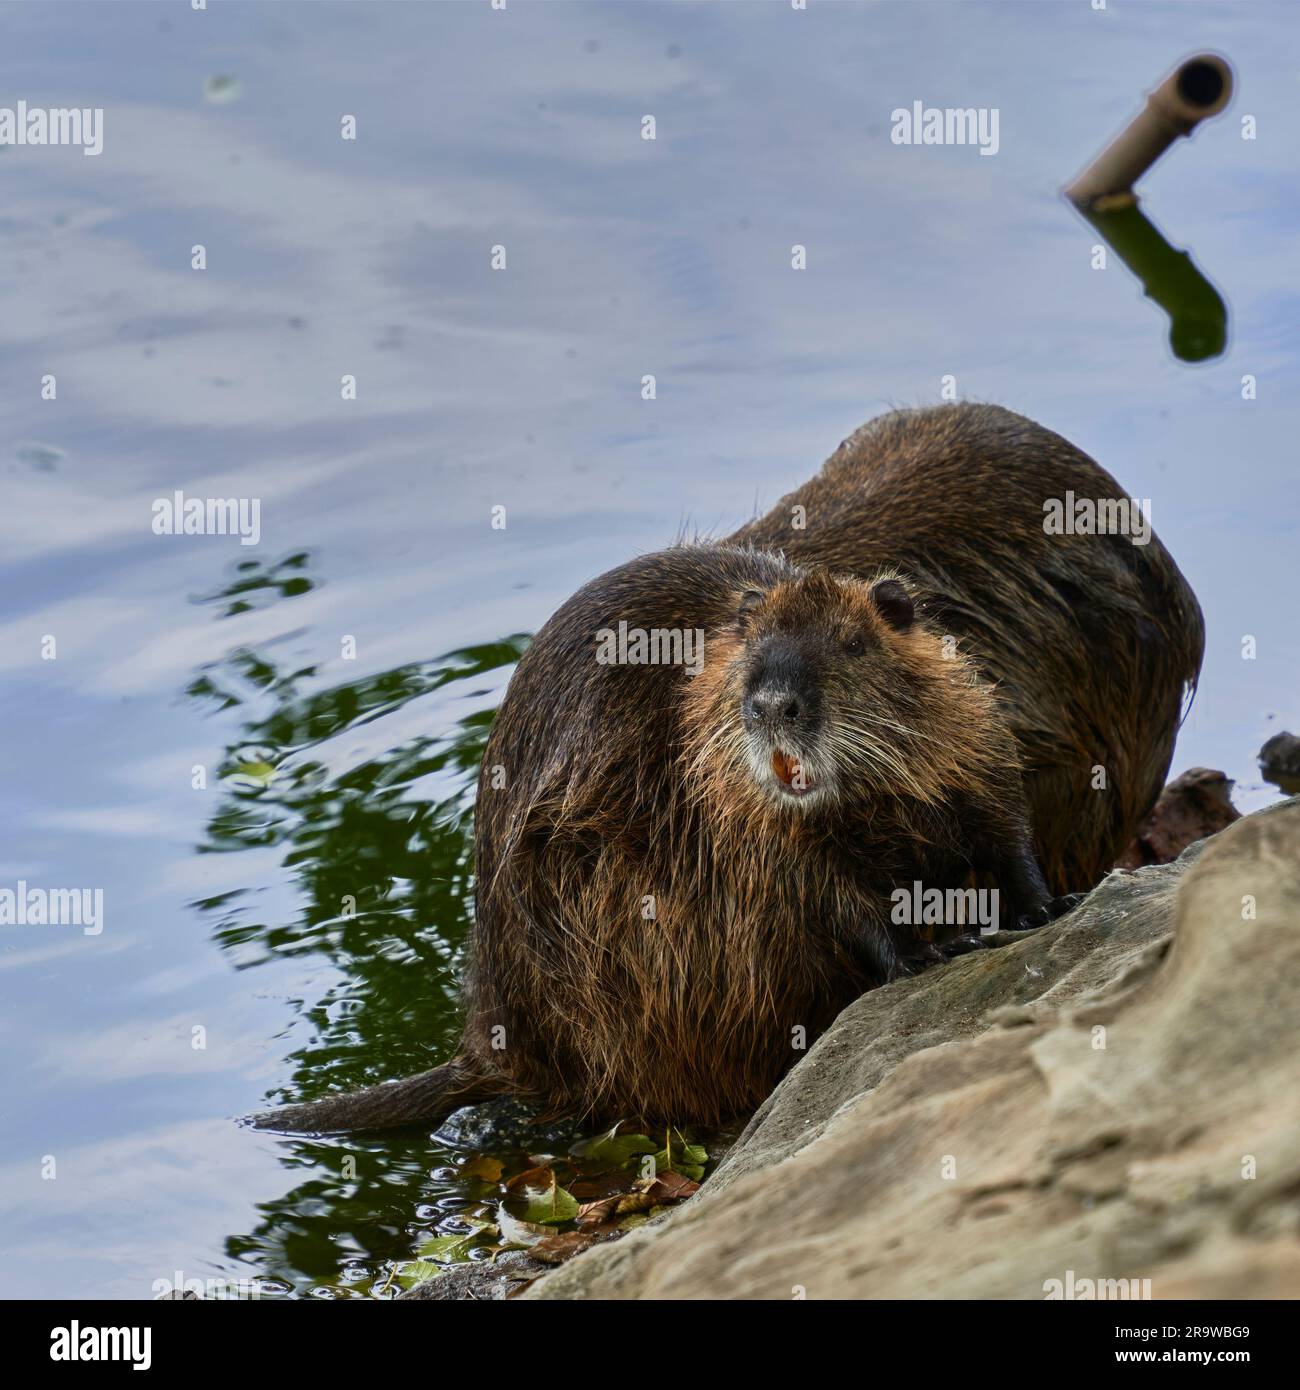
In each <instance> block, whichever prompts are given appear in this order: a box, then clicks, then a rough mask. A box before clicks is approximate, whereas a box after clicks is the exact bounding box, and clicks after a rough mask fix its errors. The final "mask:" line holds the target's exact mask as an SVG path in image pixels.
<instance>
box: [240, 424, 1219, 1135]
mask: <svg viewBox="0 0 1300 1390" xmlns="http://www.w3.org/2000/svg"><path fill="white" fill-rule="evenodd" d="M1067 489H1069V490H1073V491H1074V492H1076V493H1077V494H1078V495H1080V496H1085V497H1119V496H1121V494H1120V493H1119V491H1118V488H1117V487H1116V484H1115V483H1114V481H1113V480H1112V479H1111V478H1110V477H1109V475H1107V474H1106V473H1104V472H1103V471H1102V470H1101V469H1100V468H1099V467H1098V466H1097V465H1096V464H1095V463H1093V462H1092V461H1091V460H1090V459H1089V458H1087V457H1086V455H1084V454H1082V453H1080V452H1079V451H1078V450H1076V449H1074V448H1073V447H1072V446H1071V445H1069V444H1068V443H1066V441H1064V440H1063V439H1061V438H1059V437H1058V436H1057V435H1055V434H1052V433H1051V432H1050V431H1048V430H1045V429H1043V428H1042V427H1041V426H1038V425H1036V424H1034V423H1033V422H1031V421H1029V420H1026V419H1023V418H1022V417H1019V416H1016V415H1013V414H1011V413H1010V412H1008V411H1005V410H1001V409H998V408H995V407H987V406H952V407H939V408H937V409H931V410H921V411H908V412H897V413H894V414H891V415H888V416H886V417H883V418H882V419H879V420H876V421H874V422H872V423H871V424H870V425H868V426H866V427H865V428H864V429H863V430H861V431H859V432H858V433H857V434H855V435H854V436H852V437H851V438H850V439H849V440H848V441H846V442H845V443H844V444H843V445H841V446H840V448H839V450H838V451H837V452H836V453H835V454H834V455H833V456H832V457H831V459H830V460H828V462H827V463H826V465H825V466H824V467H823V469H822V471H821V472H820V473H819V474H818V476H817V477H816V478H814V479H813V480H812V481H811V482H809V483H807V484H805V486H804V487H803V488H801V489H800V490H799V491H798V492H795V493H792V494H790V496H788V497H786V498H784V499H783V500H782V502H780V503H779V504H778V505H777V507H776V508H775V509H774V510H773V511H772V512H771V513H769V514H768V515H767V516H766V517H763V518H761V519H759V520H756V521H754V522H751V523H749V524H748V525H746V526H744V527H742V528H741V529H740V530H739V531H737V532H736V533H734V534H733V535H732V536H729V537H727V538H726V539H725V540H723V541H717V542H706V543H697V544H692V545H682V546H678V547H674V548H672V549H669V550H665V551H660V552H657V553H655V554H652V555H648V556H643V557H641V558H639V559H636V560H632V561H630V562H629V563H627V564H624V565H621V566H619V567H618V568H616V569H614V570H611V571H610V572H609V573H607V574H604V575H602V576H600V577H599V578H598V579H596V580H593V581H592V582H591V583H589V584H587V585H586V586H585V587H584V588H582V589H581V590H579V591H578V593H577V594H575V595H574V596H573V597H572V598H571V599H569V601H568V602H567V603H565V604H564V605H563V606H562V607H561V608H560V609H559V610H558V611H557V612H556V613H555V615H554V616H553V617H552V618H551V619H550V620H549V621H548V622H547V623H546V624H545V625H544V626H543V628H542V629H541V631H540V632H539V633H538V635H537V637H536V639H535V641H534V642H533V644H532V646H531V647H530V649H529V650H528V652H527V653H526V654H525V656H524V657H523V659H522V660H521V661H520V663H519V666H518V668H517V670H516V672H515V674H514V676H513V678H512V680H511V682H510V686H509V689H508V690H507V693H506V697H505V699H504V701H503V703H502V705H501V708H500V710H499V712H498V714H497V717H496V720H495V722H494V724H493V728H492V732H491V736H490V738H489V740H488V745H487V749H486V752H485V754H484V759H483V766H482V770H481V773H480V777H479V789H478V803H477V812H476V829H475V835H476V850H477V903H476V913H475V926H474V931H473V934H472V938H471V943H470V949H469V969H468V972H467V989H466V994H467V1000H468V1009H467V1024H466V1029H465V1035H464V1038H463V1040H462V1043H461V1046H460V1049H459V1051H458V1054H457V1056H456V1057H455V1058H454V1059H453V1060H452V1061H451V1062H449V1063H446V1064H445V1065H443V1066H441V1067H436V1068H434V1069H433V1070H432V1071H429V1072H425V1073H423V1074H421V1075H420V1076H417V1077H413V1078H410V1079H408V1080H406V1081H403V1082H398V1083H393V1084H388V1085H382V1086H374V1087H370V1088H369V1089H368V1090H366V1091H362V1092H359V1093H357V1094H355V1095H350V1096H341V1097H332V1098H328V1099H326V1100H323V1101H317V1102H314V1103H311V1104H307V1105H298V1106H291V1107H287V1108H285V1109H282V1110H277V1111H271V1112H268V1113H266V1114H264V1115H261V1116H258V1117H257V1120H256V1123H258V1124H259V1125H263V1126H265V1127H268V1128H275V1129H282V1130H315V1131H323V1130H330V1129H346V1130H355V1129H364V1128H379V1127H383V1126H387V1125H396V1124H405V1123H414V1122H419V1121H423V1122H425V1123H434V1122H436V1121H438V1120H440V1119H442V1118H443V1117H444V1116H445V1115H446V1114H448V1113H449V1112H450V1111H451V1110H453V1109H455V1108H457V1107H458V1106H460V1105H463V1104H468V1103H471V1102H473V1101H477V1100H482V1099H486V1098H488V1097H489V1096H492V1095H497V1094H502V1093H517V1094H520V1095H523V1096H525V1097H530V1098H533V1099H535V1100H537V1101H539V1102H540V1103H541V1104H542V1106H543V1107H544V1108H545V1109H546V1110H548V1111H549V1112H552V1113H561V1112H570V1113H573V1112H577V1113H581V1114H586V1115H590V1116H593V1117H601V1118H622V1117H639V1118H644V1119H657V1120H666V1121H670V1122H674V1123H687V1122H699V1123H705V1124H708V1123H712V1122H715V1121H718V1120H721V1119H723V1118H726V1117H729V1116H733V1115H739V1114H742V1113H744V1112H745V1111H746V1110H748V1109H751V1108H753V1107H754V1106H756V1105H757V1104H758V1103H759V1102H761V1101H762V1100H763V1099H764V1097H765V1096H766V1095H767V1094H768V1093H769V1092H770V1090H771V1088H772V1086H773V1085H774V1084H775V1082H776V1081H777V1080H778V1079H779V1077H780V1076H781V1074H782V1073H783V1072H784V1071H785V1070H786V1068H787V1067H788V1066H789V1065H790V1064H791V1063H792V1062H793V1061H794V1060H796V1059H797V1057H798V1055H799V1052H798V1050H797V1049H798V1047H799V1046H800V1043H801V1042H802V1040H803V1037H804V1036H806V1039H807V1040H808V1041H811V1040H812V1038H813V1037H815V1036H816V1034H817V1033H818V1032H820V1031H821V1030H822V1029H823V1028H824V1027H825V1026H826V1025H827V1024H828V1023H829V1022H830V1021H831V1020H832V1019H833V1018H834V1017H835V1015H836V1014H837V1013H838V1012H839V1011H840V1010H841V1009H842V1008H843V1007H844V1006H845V1005H847V1004H848V1003H849V1002H851V1001H852V1000H853V999H854V998H855V997H856V996H857V995H858V994H859V993H861V992H862V991H863V990H865V989H869V988H871V987H873V986H875V985H879V984H881V983H884V982H886V981H888V980H890V979H893V978H896V977H897V976H898V975H900V974H904V973H907V972H909V971H911V970H913V969H916V968H918V967H919V966H920V965H923V964H925V963H926V962H928V961H930V960H933V959H942V958H944V957H945V956H946V955H947V954H949V953H952V952H955V951H957V950H962V949H966V948H968V947H969V946H972V945H975V944H978V942H977V939H976V938H972V937H961V938H959V939H958V941H957V942H956V943H954V944H953V945H952V946H951V947H937V946H935V945H933V944H928V943H926V942H924V941H923V940H921V939H920V937H919V935H918V934H917V933H916V932H915V931H913V930H910V929H902V930H900V927H899V926H898V925H896V922H895V920H894V913H893V911H892V906H893V904H894V903H896V896H895V894H894V890H895V889H897V888H898V887H899V885H911V884H914V883H922V884H925V885H926V886H927V887H931V886H934V887H939V888H940V889H944V890H951V889H957V888H960V887H961V886H962V885H963V884H966V883H967V882H969V881H970V876H971V874H972V872H974V873H977V874H982V875H984V876H986V877H985V880H984V881H987V882H991V883H993V884H994V885H996V887H997V888H998V890H999V891H1000V893H1001V894H1002V896H1003V898H1004V900H1005V903H1006V905H1007V908H1008V911H1007V913H1006V919H1007V920H1009V921H1010V922H1011V923H1012V924H1013V925H1020V926H1026V925H1036V924H1038V923H1040V922H1042V921H1045V920H1048V919H1050V917H1051V916H1053V915H1055V914H1056V913H1057V912H1059V911H1060V910H1061V908H1062V906H1063V905H1064V904H1066V903H1068V902H1069V901H1071V900H1070V899H1069V898H1067V897H1065V896H1064V895H1066V894H1068V893H1069V891H1070V890H1071V889H1077V888H1087V887H1089V886H1091V884H1092V883H1093V882H1095V881H1096V879H1097V878H1098V877H1100V875H1101V874H1102V873H1103V872H1104V871H1105V869H1106V868H1107V867H1108V866H1109V864H1110V863H1111V862H1113V860H1114V857H1115V855H1116V854H1117V853H1118V852H1119V850H1120V849H1121V848H1122V847H1123V846H1124V845H1125V844H1126V843H1127V841H1128V839H1129V838H1130V837H1131V835H1132V832H1133V830H1134V828H1135V827H1136V825H1137V823H1138V821H1139V820H1140V819H1141V817H1142V816H1143V815H1144V814H1145V813H1146V811H1147V810H1148V809H1149V808H1150V806H1151V804H1152V803H1153V802H1154V800H1155V797H1156V795H1157V793H1158V792H1159V790H1160V788H1161V786H1162V785H1163V781H1164V774H1165V771H1166V769H1167V766H1168V762H1169V758H1170V755H1171V753H1172V746H1173V737H1174V733H1175V731H1176V728H1177V725H1178V722H1179V714H1180V709H1181V704H1182V700H1183V697H1184V693H1185V691H1186V689H1187V688H1189V687H1191V686H1192V685H1194V682H1195V678H1196V675H1197V672H1198V669H1199V664H1200V654H1201V646H1202V629H1201V619H1200V612H1199V609H1198V607H1197V605H1196V601H1195V599H1194V597H1193V596H1192V594H1191V592H1190V590H1189V589H1188V588H1187V585H1186V583H1185V582H1184V581H1183V579H1182V576H1181V575H1180V574H1179V572H1178V570H1177V568H1176V567H1175V566H1174V564H1173V562H1172V560H1170V559H1169V557H1168V555H1167V554H1166V553H1165V551H1164V550H1163V548H1161V547H1160V544H1159V542H1158V541H1156V540H1154V538H1152V539H1151V540H1150V544H1149V545H1148V546H1146V547H1137V546H1133V545H1131V544H1130V542H1129V540H1128V539H1127V538H1125V537H1116V536H1077V535H1068V536H1047V535H1045V533H1044V527H1043V515H1044V509H1043V503H1044V500H1045V499H1047V498H1051V497H1054V496H1058V495H1063V494H1064V492H1065V491H1066V490H1067ZM797 509H802V510H797ZM796 517H797V519H798V521H800V522H805V523H806V524H805V526H804V528H803V529H797V527H796V528H792V526H791V521H792V519H793V518H796ZM1139 550H1141V551H1143V553H1138V552H1139ZM1146 552H1149V553H1146ZM620 624H625V627H619V625H620ZM616 627H618V628H619V636H620V640H622V639H623V638H624V637H625V636H626V635H627V634H629V633H630V634H631V635H632V636H633V638H634V639H636V638H637V636H638V634H639V635H640V636H642V637H644V636H646V635H647V634H648V635H649V637H651V638H658V639H659V640H660V641H661V642H663V641H664V640H665V638H666V636H667V635H671V634H676V635H678V637H679V638H684V637H689V635H690V634H693V633H695V632H697V631H698V632H701V633H702V634H703V644H704V659H703V662H702V665H701V667H700V668H699V669H698V670H697V669H693V668H692V667H691V666H690V665H688V664H687V658H688V655H689V653H688V648H689V647H690V646H691V643H690V642H689V641H688V640H682V641H681V642H680V646H679V649H678V650H677V651H676V652H674V651H672V650H669V651H667V652H665V651H664V650H663V649H662V647H661V648H660V649H658V650H652V651H651V652H650V653H649V657H650V659H649V660H642V661H636V660H633V661H622V662H620V661H617V660H615V661H612V662H611V661H606V660H603V659H601V655H600V653H601V651H602V647H601V644H602V643H603V642H606V641H607V640H608V636H609V634H610V632H611V631H612V630H613V629H615V628H616ZM954 638H956V639H959V640H957V641H954ZM638 655H641V656H645V655H646V653H645V652H640V653H638ZM664 655H668V656H669V657H672V656H674V655H675V656H678V657H680V658H682V659H680V660H677V661H676V662H672V661H671V660H670V661H669V663H668V664H657V660H656V658H657V657H659V656H664ZM1096 765H1101V766H1103V767H1105V768H1106V770H1107V774H1108V779H1109V787H1110V790H1109V791H1107V792H1102V791H1097V790H1092V786H1093V768H1094V766H1096ZM1031 835H1032V843H1031ZM1034 844H1036V846H1037V852H1036V853H1035V849H1034V847H1033V845H1034ZM1039 858H1041V861H1042V864H1043V865H1044V867H1045V869H1046V882H1045V881H1044V874H1043V873H1041V872H1040V869H1039ZM1052 893H1056V894H1058V895H1062V896H1059V897H1058V898H1057V899H1055V900H1053V898H1052Z"/></svg>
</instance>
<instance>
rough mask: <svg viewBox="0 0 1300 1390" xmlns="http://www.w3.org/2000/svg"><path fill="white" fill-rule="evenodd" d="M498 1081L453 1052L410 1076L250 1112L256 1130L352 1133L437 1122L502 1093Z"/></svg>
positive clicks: (291, 1132) (294, 1132)
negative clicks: (312, 1099)
mask: <svg viewBox="0 0 1300 1390" xmlns="http://www.w3.org/2000/svg"><path fill="white" fill-rule="evenodd" d="M500 1094H501V1086H500V1084H499V1083H497V1082H493V1081H491V1080H489V1079H488V1078H487V1077H485V1076H483V1074H482V1073H481V1072H479V1071H476V1070H474V1069H473V1068H472V1067H470V1066H467V1065H466V1064H465V1063H464V1062H462V1061H461V1060H460V1059H459V1058H455V1057H453V1058H452V1060H451V1061H450V1062H444V1063H443V1064H442V1066H440V1067H434V1068H432V1069H431V1070H430V1071H422V1072H420V1074H419V1075H418V1076H408V1077H407V1078H406V1080H405V1081H386V1082H383V1083H381V1084H380V1085H378V1086H367V1087H366V1089H365V1090H364V1091H352V1092H350V1093H349V1094H348V1095H344V1096H327V1097H326V1098H325V1099H324V1100H314V1101H309V1102H308V1103H307V1104H306V1105H285V1106H282V1107H281V1108H280V1109H279V1110H263V1111H262V1112H261V1113H260V1114H257V1115H253V1116H251V1117H250V1123H251V1124H252V1125H253V1127H254V1128H255V1129H277V1130H283V1131H285V1132H286V1133H290V1134H327V1133H330V1132H331V1131H340V1130H341V1131H344V1132H347V1133H352V1132H355V1131H357V1130H366V1129H396V1128H398V1127H399V1126H401V1125H414V1124H424V1125H430V1124H437V1123H438V1122H439V1121H441V1120H445V1119H446V1118H447V1116H448V1115H450V1114H451V1112H452V1111H453V1110H459V1109H460V1107H461V1106H462V1105H473V1104H474V1103H475V1102H476V1101H480V1100H487V1099H488V1098H489V1097H491V1096H495V1095H500Z"/></svg>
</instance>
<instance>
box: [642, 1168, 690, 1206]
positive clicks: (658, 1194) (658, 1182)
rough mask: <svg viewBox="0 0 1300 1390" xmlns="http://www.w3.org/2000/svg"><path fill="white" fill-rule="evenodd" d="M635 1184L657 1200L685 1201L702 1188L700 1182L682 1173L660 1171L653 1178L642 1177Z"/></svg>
mask: <svg viewBox="0 0 1300 1390" xmlns="http://www.w3.org/2000/svg"><path fill="white" fill-rule="evenodd" d="M642 1183H644V1186H642ZM634 1186H635V1187H636V1188H637V1190H638V1191H641V1192H644V1193H645V1194H646V1196H647V1197H650V1198H653V1200H654V1201H656V1202H683V1201H685V1200H686V1198H687V1197H693V1196H694V1195H695V1193H697V1192H698V1191H699V1190H700V1185H699V1183H697V1182H695V1181H694V1179H692V1178H687V1177H683V1176H682V1174H681V1173H660V1174H658V1176H656V1177H653V1178H642V1179H640V1180H639V1181H638V1182H636V1183H635V1184H634Z"/></svg>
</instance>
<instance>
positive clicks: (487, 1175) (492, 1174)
mask: <svg viewBox="0 0 1300 1390" xmlns="http://www.w3.org/2000/svg"><path fill="white" fill-rule="evenodd" d="M504 1166H505V1165H504V1164H503V1163H502V1162H501V1160H500V1159H499V1158H489V1157H488V1156H487V1154H475V1155H474V1157H473V1158H471V1159H470V1160H469V1162H468V1163H466V1164H465V1166H464V1167H463V1168H462V1169H461V1170H460V1172H461V1176H462V1177H466V1178H481V1179H482V1180H483V1181H484V1182H500V1181H501V1170H502V1169H503V1168H504Z"/></svg>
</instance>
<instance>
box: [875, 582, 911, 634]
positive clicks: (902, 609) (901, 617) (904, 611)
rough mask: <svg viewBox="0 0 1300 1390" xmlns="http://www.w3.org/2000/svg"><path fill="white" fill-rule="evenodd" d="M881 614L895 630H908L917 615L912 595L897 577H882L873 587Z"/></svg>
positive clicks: (876, 603)
mask: <svg viewBox="0 0 1300 1390" xmlns="http://www.w3.org/2000/svg"><path fill="white" fill-rule="evenodd" d="M871 597H872V599H873V600H874V602H875V605H876V608H877V609H878V610H879V611H880V616H881V617H882V618H884V620H885V621H886V622H887V623H888V624H889V626H890V627H892V628H893V629H894V631H895V632H906V631H907V629H908V628H909V627H911V626H912V622H913V620H914V619H915V617H916V608H915V605H914V604H913V603H912V596H911V594H909V593H908V592H907V590H906V589H905V588H904V587H903V586H902V585H901V584H900V583H899V582H898V580H897V579H882V580H881V581H880V583H879V584H875V585H873V586H872V589H871Z"/></svg>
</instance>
